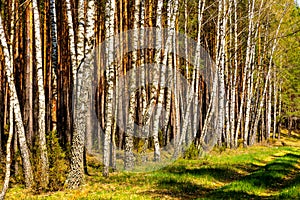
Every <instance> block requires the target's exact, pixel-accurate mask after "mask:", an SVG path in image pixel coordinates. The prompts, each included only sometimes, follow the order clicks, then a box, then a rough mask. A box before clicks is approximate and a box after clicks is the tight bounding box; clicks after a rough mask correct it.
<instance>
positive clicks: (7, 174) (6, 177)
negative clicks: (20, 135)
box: [0, 103, 14, 200]
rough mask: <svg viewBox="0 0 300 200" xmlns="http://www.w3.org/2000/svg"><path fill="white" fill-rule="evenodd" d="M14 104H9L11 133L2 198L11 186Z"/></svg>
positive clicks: (0, 199) (9, 135) (7, 147)
mask: <svg viewBox="0 0 300 200" xmlns="http://www.w3.org/2000/svg"><path fill="white" fill-rule="evenodd" d="M13 109H14V108H13V104H12V103H10V104H9V134H8V139H7V143H6V166H5V176H4V183H3V187H2V191H1V193H0V200H3V199H4V198H5V195H6V191H7V189H8V186H9V178H10V166H11V152H10V149H11V141H12V138H13V131H14V116H13V114H14V113H13V112H14V111H13Z"/></svg>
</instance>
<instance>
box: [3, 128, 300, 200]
mask: <svg viewBox="0 0 300 200" xmlns="http://www.w3.org/2000/svg"><path fill="white" fill-rule="evenodd" d="M283 136H285V135H284V134H283ZM89 170H90V173H91V176H88V177H87V178H86V185H84V186H82V187H81V188H80V189H78V190H73V191H72V190H64V191H58V192H53V193H46V194H42V195H33V194H32V193H31V192H30V191H27V190H25V189H22V187H21V186H13V188H10V189H9V192H8V194H7V199H18V200H19V199H60V200H61V199H300V134H298V135H297V134H295V133H294V134H293V135H292V137H291V138H288V139H287V138H286V137H283V139H282V140H281V141H280V142H279V141H276V142H274V143H273V144H272V145H261V146H254V147H250V148H247V149H243V148H241V149H238V150H225V151H219V150H215V151H213V152H211V153H210V154H209V155H206V156H204V157H203V158H201V159H199V160H178V161H176V162H175V163H173V164H172V165H171V166H168V167H165V168H163V169H160V170H158V171H156V172H149V173H126V172H119V173H113V174H111V176H110V177H109V178H103V177H102V176H101V171H100V169H97V168H96V167H93V168H89Z"/></svg>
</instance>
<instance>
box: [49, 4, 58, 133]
mask: <svg viewBox="0 0 300 200" xmlns="http://www.w3.org/2000/svg"><path fill="white" fill-rule="evenodd" d="M49 15H50V21H51V38H52V40H51V42H52V43H51V44H52V54H51V60H52V66H51V76H52V79H51V84H52V85H51V89H52V91H51V97H52V99H51V121H52V131H56V124H57V112H56V108H57V63H58V50H57V25H56V6H55V0H50V12H49Z"/></svg>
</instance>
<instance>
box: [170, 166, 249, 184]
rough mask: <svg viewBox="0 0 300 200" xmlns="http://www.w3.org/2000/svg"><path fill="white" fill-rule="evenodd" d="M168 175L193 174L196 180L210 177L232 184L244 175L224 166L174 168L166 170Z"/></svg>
mask: <svg viewBox="0 0 300 200" xmlns="http://www.w3.org/2000/svg"><path fill="white" fill-rule="evenodd" d="M164 171H167V172H168V173H172V174H178V175H182V174H191V175H192V176H195V177H196V178H201V177H207V176H210V177H212V178H214V179H215V180H217V181H219V182H231V181H234V180H238V179H240V178H241V177H242V176H243V175H241V174H240V173H238V172H236V170H234V169H231V168H229V166H225V165H222V166H220V167H210V166H205V167H202V168H193V169H189V168H187V167H185V166H183V165H180V166H172V167H168V168H166V169H164Z"/></svg>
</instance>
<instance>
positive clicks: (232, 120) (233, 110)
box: [230, 0, 238, 147]
mask: <svg viewBox="0 0 300 200" xmlns="http://www.w3.org/2000/svg"><path fill="white" fill-rule="evenodd" d="M233 5H234V12H233V13H234V75H233V83H232V85H231V104H230V128H231V130H230V132H231V145H230V146H231V147H237V138H238V134H236V135H235V121H236V119H235V116H236V115H235V113H236V90H237V88H236V82H237V70H238V56H237V54H238V34H237V32H238V21H237V0H233Z"/></svg>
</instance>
